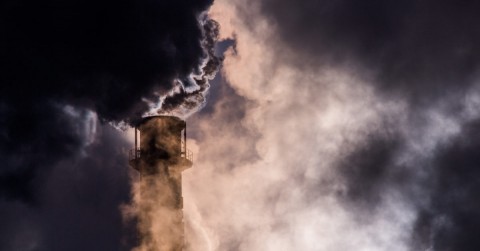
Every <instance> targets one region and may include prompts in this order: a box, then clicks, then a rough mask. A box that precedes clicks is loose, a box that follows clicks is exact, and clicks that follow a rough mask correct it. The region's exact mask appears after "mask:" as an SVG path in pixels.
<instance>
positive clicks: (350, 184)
mask: <svg viewBox="0 0 480 251" xmlns="http://www.w3.org/2000/svg"><path fill="white" fill-rule="evenodd" d="M353 2H354V1H343V2H341V1H333V2H331V3H326V2H322V1H300V2H296V1H287V0H285V1H268V0H265V1H222V0H218V1H216V2H215V4H214V5H213V7H212V8H211V9H210V12H209V14H210V15H211V16H212V18H214V19H215V20H217V21H218V22H219V23H220V26H221V30H220V31H221V32H220V38H221V39H232V40H234V45H233V46H231V47H230V48H229V49H228V50H227V51H226V52H225V60H224V64H223V69H222V75H223V77H224V79H222V80H220V82H219V87H218V88H219V89H220V90H219V91H218V92H219V93H220V94H218V100H216V101H215V105H214V107H213V108H212V109H211V110H210V111H209V112H206V113H204V114H202V115H195V116H194V117H192V118H191V119H190V120H189V122H190V123H189V126H190V128H192V127H194V129H193V131H194V138H195V149H196V150H197V151H198V152H196V153H195V156H196V159H195V167H194V168H193V169H192V170H189V171H188V172H186V174H185V180H184V189H185V190H184V191H185V192H184V193H185V206H186V209H185V211H186V215H187V217H188V223H189V228H188V230H189V232H188V233H189V237H188V238H189V241H190V242H193V244H194V245H193V247H194V248H192V249H191V250H209V251H210V250H316V251H318V250H322V251H330V250H365V251H367V250H368V251H371V250H398V251H402V250H476V248H478V247H479V243H478V241H476V238H475V237H474V235H475V234H474V233H473V232H471V231H474V229H478V226H479V224H478V209H479V205H478V203H477V202H475V196H474V194H475V189H478V188H479V182H478V181H477V180H478V178H477V179H475V178H473V177H472V178H470V176H471V175H477V176H478V173H479V171H478V163H479V160H478V158H476V157H473V155H472V154H473V153H472V151H474V150H473V149H474V148H475V147H476V146H477V145H478V143H476V142H478V141H477V140H478V136H474V138H473V139H472V140H473V141H470V140H469V139H468V138H469V137H470V136H466V134H467V135H468V134H470V135H471V134H472V133H473V134H475V132H478V122H476V121H478V118H479V116H480V113H479V109H478V102H479V100H480V99H479V97H480V89H479V88H478V66H479V57H478V56H479V54H478V50H477V49H478V47H477V45H474V44H472V43H473V42H475V41H476V42H478V38H479V33H478V30H475V29H474V28H469V27H468V25H469V24H466V23H465V22H467V21H466V20H470V21H472V20H475V21H478V18H477V17H474V15H473V13H471V12H470V11H469V9H470V8H474V6H475V7H478V5H477V4H473V3H469V4H465V5H462V6H456V7H453V6H454V3H453V1H441V3H435V2H433V1H427V2H426V3H423V4H417V3H414V2H413V1H407V2H405V3H394V2H392V1H387V2H386V3H383V2H382V3H381V2H380V1H370V2H369V3H368V4H367V3H365V4H363V3H362V4H361V5H360V4H359V5H358V6H357V5H356V4H355V3H353ZM471 5H474V6H471ZM442 15H444V16H448V17H449V18H450V19H449V22H450V24H448V26H447V24H442V21H440V18H441V16H442ZM462 15H465V16H462ZM436 22H439V23H438V24H437V23H436ZM442 25H444V26H442ZM470 25H473V26H474V27H477V28H478V25H477V24H476V23H471V24H470ZM452 27H456V28H455V29H457V30H456V31H454V29H453V28H452ZM423 32H427V33H423ZM449 34H455V36H453V37H448V35H449ZM440 37H441V38H442V39H443V40H442V41H439V40H435V39H436V38H440ZM406 39H408V40H406ZM426 46H427V47H426ZM448 62H450V64H449V63H448ZM453 63H454V64H453ZM447 65H448V66H447ZM447 69H448V70H447ZM191 131H192V129H190V132H191ZM190 145H191V144H190ZM452 175H453V176H454V179H456V180H455V181H454V180H451V179H450V176H452ZM444 186H446V187H448V188H446V187H444ZM465 219H469V220H468V221H470V222H465Z"/></svg>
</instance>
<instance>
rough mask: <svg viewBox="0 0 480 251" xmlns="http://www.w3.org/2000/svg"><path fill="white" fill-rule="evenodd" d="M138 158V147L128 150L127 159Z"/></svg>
mask: <svg viewBox="0 0 480 251" xmlns="http://www.w3.org/2000/svg"><path fill="white" fill-rule="evenodd" d="M139 158H140V148H137V149H135V148H134V149H130V151H128V161H133V160H136V159H139Z"/></svg>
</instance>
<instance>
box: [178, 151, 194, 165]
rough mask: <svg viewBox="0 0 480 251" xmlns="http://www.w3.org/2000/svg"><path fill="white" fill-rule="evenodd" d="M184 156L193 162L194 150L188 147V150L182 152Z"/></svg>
mask: <svg viewBox="0 0 480 251" xmlns="http://www.w3.org/2000/svg"><path fill="white" fill-rule="evenodd" d="M180 156H181V157H182V158H185V159H187V160H190V161H191V162H193V153H192V151H190V150H188V149H186V152H182V154H181V155H180Z"/></svg>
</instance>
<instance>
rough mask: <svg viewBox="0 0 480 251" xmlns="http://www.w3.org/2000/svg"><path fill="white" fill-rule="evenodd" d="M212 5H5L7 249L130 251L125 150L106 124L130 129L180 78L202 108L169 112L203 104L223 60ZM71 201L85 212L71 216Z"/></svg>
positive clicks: (0, 113) (0, 240)
mask: <svg viewBox="0 0 480 251" xmlns="http://www.w3.org/2000/svg"><path fill="white" fill-rule="evenodd" d="M211 4H212V1H211V0H200V1H197V0H196V1H189V0H183V1H177V0H175V1H137V0H121V1H111V0H101V1H93V0H82V1H77V0H72V1H50V0H47V1H40V2H39V1H31V0H20V1H3V2H2V3H0V9H1V10H2V11H1V12H2V14H1V15H0V23H1V24H0V32H1V34H2V35H1V38H0V67H1V69H2V70H1V74H0V158H1V159H2V165H1V166H0V183H1V184H0V203H1V204H2V206H1V208H2V213H1V214H0V221H1V222H2V223H5V224H1V226H0V232H1V233H2V234H0V236H1V237H0V249H1V250H122V249H129V245H131V243H129V241H128V240H123V239H125V238H127V237H125V236H122V235H123V234H125V233H122V231H123V230H122V227H121V224H119V223H121V216H120V212H119V210H118V207H119V205H120V204H122V203H127V202H128V197H129V195H128V187H127V185H128V171H127V170H128V169H127V166H126V163H127V161H126V157H125V154H124V149H123V148H125V149H127V148H128V147H129V145H128V143H127V142H126V141H125V140H124V139H123V138H122V136H121V134H120V133H119V132H114V131H111V128H109V126H110V125H109V123H107V122H110V123H112V124H117V123H121V122H123V123H127V124H128V123H134V122H135V121H136V120H138V119H139V118H141V116H142V115H144V114H145V113H148V112H150V111H151V109H152V107H159V106H160V105H159V104H158V102H159V101H161V100H162V97H165V96H168V94H169V93H170V92H172V90H173V89H175V88H178V87H177V86H176V83H177V82H178V81H181V82H182V83H183V85H182V86H181V88H183V89H184V90H185V91H186V92H187V93H191V92H192V91H197V89H198V91H197V93H196V94H195V95H194V98H193V99H195V102H196V103H195V104H193V101H192V100H191V99H189V98H187V97H185V98H183V99H178V100H177V101H176V105H168V106H165V107H168V110H169V111H172V110H175V109H176V107H182V109H183V110H185V111H186V112H185V113H188V111H187V109H192V110H197V109H198V107H199V106H201V105H202V104H201V103H202V101H203V96H202V95H205V94H206V90H207V89H208V80H209V79H211V78H212V76H214V75H215V71H216V69H217V68H218V64H219V62H220V59H218V58H216V57H214V55H212V53H211V52H212V48H211V47H212V46H213V44H214V42H215V39H216V37H215V36H216V30H217V26H216V25H215V22H213V21H211V20H209V19H208V17H207V16H206V15H205V11H206V10H207V9H208V8H209V6H210V5H211ZM188 79H194V80H195V79H196V80H197V81H196V82H195V83H190V82H185V80H188ZM193 84H194V85H193ZM191 89H193V90H191ZM189 97H190V96H189ZM182 102H186V104H188V105H183V104H182ZM100 146H101V147H100ZM97 147H98V148H97ZM102 147H104V148H105V149H102ZM99 149H100V150H99ZM107 149H109V150H107ZM119 163H120V165H119ZM110 167H111V168H110ZM113 167H115V168H117V170H116V171H115V169H114V168H113ZM95 168H98V169H99V170H98V171H96V169H95ZM107 170H108V171H107ZM62 172H64V174H63V175H62ZM96 173H98V174H99V175H95V174H96ZM108 173H110V177H109V175H107V174H108ZM84 175H85V176H88V178H87V177H84ZM102 185H104V186H105V189H102ZM110 185H111V187H115V186H117V187H118V189H107V188H108V187H110ZM94 188H95V189H97V190H98V191H91V190H89V189H94ZM67 191H68V192H67ZM73 205H81V206H79V207H78V210H81V209H84V210H85V211H82V212H79V213H78V215H75V214H74V213H73V210H74V207H73ZM52 208H55V210H53V211H52ZM97 209H98V210H97ZM19 212H22V215H23V216H21V217H20V216H18V214H19ZM52 212H55V213H52ZM106 213H107V215H105V214H106ZM75 217H76V218H75ZM12 218H13V219H20V218H22V220H21V222H20V220H18V221H14V220H12ZM72 218H75V219H72ZM68 222H70V223H72V224H70V223H68ZM62 223H63V224H62ZM97 224H98V226H96V225H97ZM67 225H68V226H67ZM27 226H31V228H28V227H27ZM112 228H115V230H112ZM26 229H27V230H28V231H27V230H26ZM126 231H127V230H126ZM128 231H130V230H128ZM56 235H58V236H59V237H58V239H55V238H54V237H53V236H56ZM67 235H68V236H67ZM62 236H63V237H64V238H62ZM74 236H77V237H78V236H83V237H78V238H74ZM127 239H128V238H127ZM132 239H134V238H132ZM122 240H123V241H122ZM122 242H123V244H122Z"/></svg>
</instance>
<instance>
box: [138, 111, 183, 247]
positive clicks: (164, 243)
mask: <svg viewBox="0 0 480 251" xmlns="http://www.w3.org/2000/svg"><path fill="white" fill-rule="evenodd" d="M137 130H138V131H139V132H140V137H138V135H137ZM186 130H187V129H186V123H185V121H183V120H181V119H179V118H177V117H174V116H152V117H146V118H144V119H143V120H142V121H141V122H140V123H139V124H138V125H137V126H136V128H135V149H133V150H131V151H130V156H129V163H130V165H131V166H132V167H133V168H135V169H136V170H137V171H138V172H139V173H140V186H139V189H140V192H139V193H140V199H139V200H140V202H139V203H137V207H140V208H138V209H137V210H138V211H139V212H141V213H140V214H139V219H138V220H139V224H138V231H139V234H140V236H141V239H140V241H141V245H142V246H144V247H145V246H146V247H149V248H148V249H147V250H149V251H150V250H151V251H154V250H155V251H157V250H159V251H160V250H161V251H182V250H184V249H185V234H184V224H183V211H182V209H183V197H182V171H183V170H185V169H187V168H190V167H191V166H192V154H191V152H190V151H188V150H187V147H186ZM138 138H140V139H139V141H140V142H138Z"/></svg>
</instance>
